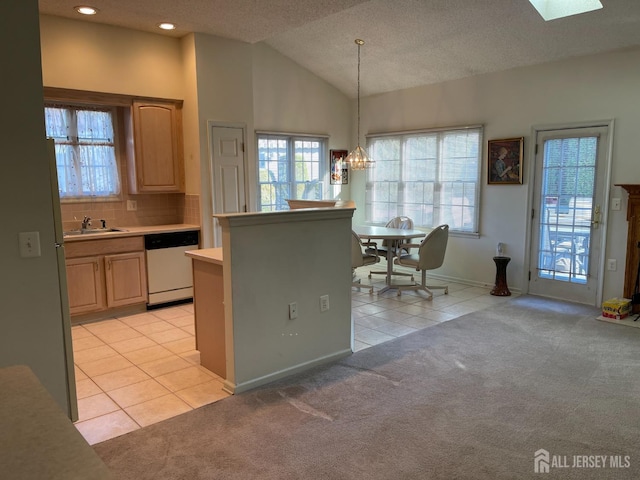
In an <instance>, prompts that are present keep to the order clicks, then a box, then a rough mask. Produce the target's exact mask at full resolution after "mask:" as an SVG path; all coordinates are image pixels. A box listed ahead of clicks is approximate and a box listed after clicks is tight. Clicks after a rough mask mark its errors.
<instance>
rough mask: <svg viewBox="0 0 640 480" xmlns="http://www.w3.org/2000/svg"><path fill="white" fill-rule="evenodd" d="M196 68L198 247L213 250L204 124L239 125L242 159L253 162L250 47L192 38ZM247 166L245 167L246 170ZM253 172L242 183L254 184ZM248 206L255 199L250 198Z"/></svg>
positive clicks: (208, 153) (204, 38)
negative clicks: (243, 142) (244, 138)
mask: <svg viewBox="0 0 640 480" xmlns="http://www.w3.org/2000/svg"><path fill="white" fill-rule="evenodd" d="M193 43H194V47H193V54H194V56H195V67H196V79H195V82H196V91H197V101H198V103H197V120H196V121H197V125H198V135H199V138H200V143H199V146H200V152H199V154H200V168H199V173H200V194H201V196H200V210H201V212H202V225H201V227H202V230H201V233H202V244H203V246H205V247H211V246H213V221H212V217H211V215H212V214H213V211H214V209H213V203H212V201H213V200H212V197H213V195H212V192H211V171H210V162H211V156H210V152H209V132H208V131H207V128H208V127H207V122H216V123H219V124H234V125H242V126H244V127H245V128H246V132H247V142H246V152H245V155H246V158H247V159H251V158H255V150H254V142H253V141H251V137H250V135H251V134H252V132H253V91H252V81H251V45H249V44H248V43H242V42H238V41H234V40H227V39H224V38H219V37H214V36H211V35H204V34H194V35H193ZM249 166H250V164H249V165H248V167H249ZM252 172H253V170H251V169H250V168H247V171H246V172H245V173H246V176H245V177H246V178H245V180H246V182H247V184H248V185H250V184H252V183H255V176H253V175H252ZM249 204H250V205H254V204H255V199H251V198H250V202H249Z"/></svg>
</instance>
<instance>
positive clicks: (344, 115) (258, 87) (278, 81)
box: [253, 43, 355, 200]
mask: <svg viewBox="0 0 640 480" xmlns="http://www.w3.org/2000/svg"><path fill="white" fill-rule="evenodd" d="M253 49H254V55H253V59H254V60H253V90H254V123H255V128H256V130H263V131H265V130H266V131H275V132H287V133H313V134H320V135H328V136H329V149H336V150H351V149H353V148H354V147H355V143H354V142H355V137H353V138H352V136H351V132H352V126H353V123H352V105H351V102H350V101H349V99H348V98H347V97H346V96H345V95H344V94H343V93H342V92H340V91H339V90H338V89H336V88H335V87H333V86H331V85H329V84H328V83H327V82H325V81H324V80H322V79H320V78H319V77H317V76H315V75H314V74H312V73H311V72H309V71H308V70H306V69H304V68H302V67H301V66H300V65H298V64H297V63H294V62H293V61H292V60H291V59H289V58H288V57H285V56H284V55H282V54H280V53H278V52H276V51H275V50H274V49H273V48H271V47H269V46H268V45H266V44H260V43H259V44H256V45H254V46H253ZM327 155H328V152H327ZM327 162H328V157H327ZM349 186H350V184H345V185H341V186H337V185H333V186H332V185H329V181H328V179H327V186H326V188H325V190H324V195H325V198H339V199H343V200H349V199H350V189H349ZM254 188H255V187H254Z"/></svg>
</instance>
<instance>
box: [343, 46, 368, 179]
mask: <svg viewBox="0 0 640 480" xmlns="http://www.w3.org/2000/svg"><path fill="white" fill-rule="evenodd" d="M356 45H358V136H357V137H356V144H357V145H358V146H357V147H356V148H355V149H353V150H352V151H351V152H350V153H349V155H347V160H346V161H347V163H348V164H349V166H350V167H351V170H364V169H365V168H371V167H373V165H374V164H375V162H374V161H373V160H371V159H370V158H369V155H367V151H366V150H365V149H364V148H362V147H361V146H360V47H361V46H362V45H364V40H360V39H359V38H357V39H356Z"/></svg>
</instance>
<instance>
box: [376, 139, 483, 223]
mask: <svg viewBox="0 0 640 480" xmlns="http://www.w3.org/2000/svg"><path fill="white" fill-rule="evenodd" d="M481 137H482V130H481V129H480V128H473V129H456V130H449V131H446V130H442V131H440V130H439V131H425V132H420V133H411V134H406V135H397V136H386V135H385V136H381V137H371V138H370V140H369V153H370V154H371V157H372V158H374V159H375V161H376V166H375V167H374V168H373V169H370V170H368V171H367V192H366V196H365V217H366V220H367V221H368V222H371V223H377V224H385V223H386V222H387V221H388V220H389V219H391V218H392V217H394V216H396V215H407V216H409V217H411V218H412V219H413V221H414V225H416V226H417V227H434V226H437V225H439V224H442V223H447V224H449V226H450V227H451V230H454V231H456V230H457V231H464V232H477V225H476V219H477V218H478V215H477V202H478V198H479V189H478V185H479V181H480V154H481Z"/></svg>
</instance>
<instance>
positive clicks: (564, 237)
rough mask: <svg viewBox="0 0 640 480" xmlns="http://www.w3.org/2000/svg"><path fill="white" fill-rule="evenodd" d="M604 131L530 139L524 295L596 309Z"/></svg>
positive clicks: (554, 133)
mask: <svg viewBox="0 0 640 480" xmlns="http://www.w3.org/2000/svg"><path fill="white" fill-rule="evenodd" d="M608 136H609V128H608V126H597V127H584V128H572V129H566V130H545V131H538V132H537V134H536V155H535V178H534V185H535V193H534V200H533V202H534V203H533V215H532V229H531V231H532V241H531V255H530V259H531V260H530V266H529V272H530V282H529V293H532V294H535V295H542V296H545V297H553V298H562V299H565V300H569V301H573V302H579V303H586V304H590V305H597V304H598V302H599V291H600V290H601V281H600V273H601V272H600V269H601V256H602V251H603V242H604V235H603V231H604V227H603V221H604V220H605V213H606V212H605V210H604V209H605V207H606V205H605V198H606V191H605V190H606V182H605V180H606V177H607V172H608V163H609V159H608V145H609V139H608Z"/></svg>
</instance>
